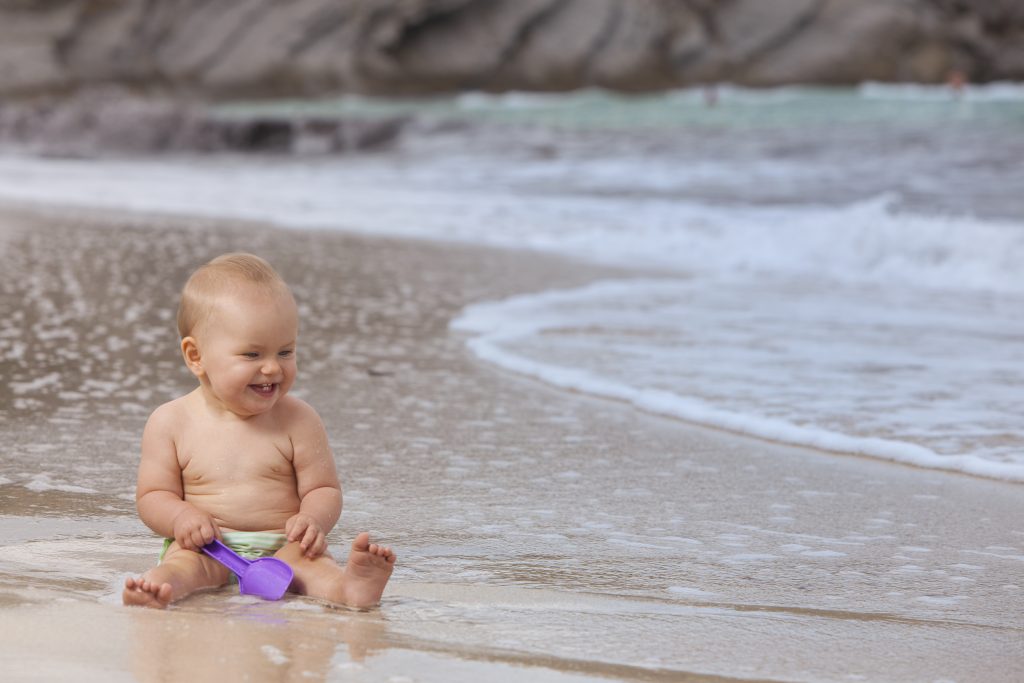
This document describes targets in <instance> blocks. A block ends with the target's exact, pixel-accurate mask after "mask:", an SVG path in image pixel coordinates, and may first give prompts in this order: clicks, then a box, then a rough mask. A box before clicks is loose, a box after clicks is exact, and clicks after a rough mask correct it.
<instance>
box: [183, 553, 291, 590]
mask: <svg viewBox="0 0 1024 683" xmlns="http://www.w3.org/2000/svg"><path fill="white" fill-rule="evenodd" d="M203 552H204V553H206V554H207V555H209V556H210V557H212V558H213V559H215V560H217V561H218V562H220V563H221V564H222V565H224V566H225V567H227V568H228V569H230V570H231V571H233V572H234V573H235V574H236V575H237V576H238V592H239V593H242V594H243V595H256V596H259V597H261V598H263V599H264V600H280V599H281V598H282V597H283V596H284V594H285V592H286V591H287V590H288V586H290V585H291V583H292V577H293V576H294V574H293V572H292V568H291V567H289V566H288V563H286V562H284V561H283V560H279V559H277V558H276V557H261V558H259V559H256V560H247V559H245V558H244V557H242V556H241V555H239V554H238V553H236V552H235V551H234V550H232V549H231V548H229V547H227V546H226V545H224V544H223V543H221V542H220V541H218V540H217V539H213V541H212V542H210V543H207V544H206V545H204V546H203Z"/></svg>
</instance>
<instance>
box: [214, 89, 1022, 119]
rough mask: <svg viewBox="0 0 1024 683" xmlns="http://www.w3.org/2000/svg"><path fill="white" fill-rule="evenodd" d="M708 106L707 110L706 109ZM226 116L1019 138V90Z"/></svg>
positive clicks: (521, 100)
mask: <svg viewBox="0 0 1024 683" xmlns="http://www.w3.org/2000/svg"><path fill="white" fill-rule="evenodd" d="M709 97H713V98H714V102H713V103H711V102H709ZM218 111H219V113H221V114H222V115H225V116H247V115H252V114H265V115H281V116H326V117H331V116H359V117H369V118H374V117H393V116H408V115H415V116H416V117H417V118H419V119H422V120H435V121H437V120H466V121H487V122H491V123H506V124H534V125H542V126H551V127H556V128H569V129H592V130H629V129H666V128H669V129H670V128H676V127H689V126H698V127H701V126H710V127H720V128H740V129H745V128H761V127H793V126H828V125H858V124H879V123H902V124H910V125H928V124H951V123H952V124H957V123H970V124H973V125H978V124H987V125H991V124H997V125H998V124H1003V125H1007V126H1010V127H1015V128H1016V127H1019V128H1020V129H1024V86H1017V85H1008V84H1004V85H991V86H979V87H974V88H968V89H967V90H966V91H964V92H962V93H960V94H957V93H954V92H952V91H950V90H949V89H947V88H943V87H935V86H932V87H927V86H887V85H865V86H862V87H860V88H807V87H793V88H778V89H772V90H748V89H742V88H735V87H721V88H716V89H715V90H714V91H708V90H699V89H693V90H680V91H674V92H669V93H659V94H651V95H617V94H614V93H608V92H604V91H598V90H587V91H579V92H575V93H568V94H561V93H560V94H532V93H531V94H527V93H512V94H506V95H481V94H466V95H457V96H443V97H435V98H418V99H387V98H368V97H359V96H345V97H340V98H335V99H323V100H277V101H267V102H234V103H230V104H225V105H222V106H221V107H219V108H218Z"/></svg>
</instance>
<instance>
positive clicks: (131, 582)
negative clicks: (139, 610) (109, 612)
mask: <svg viewBox="0 0 1024 683" xmlns="http://www.w3.org/2000/svg"><path fill="white" fill-rule="evenodd" d="M228 576H229V572H228V570H227V569H225V568H224V567H223V566H221V565H220V564H218V563H217V562H215V561H214V560H211V559H210V558H208V557H206V556H204V555H202V554H200V553H197V552H195V551H193V550H185V549H183V548H181V547H179V546H178V544H177V543H172V544H171V546H170V547H169V548H168V549H167V553H166V554H165V555H164V559H163V561H162V562H161V563H160V564H159V565H157V566H156V567H153V568H152V569H150V570H149V571H148V572H146V573H145V574H143V575H142V576H140V577H139V578H133V577H128V579H126V580H125V582H124V592H123V593H122V594H121V599H122V600H123V601H124V604H126V605H140V606H142V607H167V605H169V604H171V603H172V602H174V601H176V600H181V599H182V598H183V597H185V596H186V595H188V594H189V593H193V592H195V591H197V590H200V589H202V588H216V587H217V586H223V585H224V584H225V583H227V581H228Z"/></svg>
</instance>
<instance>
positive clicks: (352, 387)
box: [0, 208, 1024, 681]
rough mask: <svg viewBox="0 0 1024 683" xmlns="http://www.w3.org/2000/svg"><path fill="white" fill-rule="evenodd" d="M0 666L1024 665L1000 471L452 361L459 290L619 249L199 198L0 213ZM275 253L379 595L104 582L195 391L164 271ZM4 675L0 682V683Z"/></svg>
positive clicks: (889, 676) (283, 674) (1019, 490)
mask: <svg viewBox="0 0 1024 683" xmlns="http://www.w3.org/2000/svg"><path fill="white" fill-rule="evenodd" d="M0 248H2V250H3V252H2V253H3V256H2V263H3V270H2V272H0V302H2V306H3V310H4V312H5V315H4V316H3V318H2V320H0V351H2V353H0V370H2V375H3V376H4V378H5V382H6V383H7V384H8V387H9V389H10V390H9V391H7V392H4V394H3V396H2V398H0V416H2V418H3V420H2V425H3V426H2V427H0V432H2V436H3V443H4V444H5V445H4V446H3V448H2V450H0V545H2V546H3V548H4V550H3V553H2V555H0V643H2V645H0V654H2V656H3V659H4V662H5V666H6V671H8V672H10V673H9V674H7V673H5V680H7V679H9V680H33V679H36V680H55V679H62V678H65V677H71V676H72V675H74V676H75V678H76V679H77V680H86V681H89V680H104V681H107V680H178V679H180V678H184V677H188V678H190V679H194V680H197V681H203V680H223V679H224V678H225V677H226V676H227V677H230V678H233V679H242V678H243V676H248V677H249V680H306V679H308V678H313V679H314V680H316V679H318V678H328V679H338V678H342V677H344V678H345V679H346V680H347V679H349V678H352V679H353V680H364V679H365V680H387V679H392V680H417V681H431V680H438V681H440V680H445V681H449V680H467V681H468V680H481V679H483V680H540V681H544V680H552V681H561V680H592V679H606V678H612V679H623V680H666V681H667V680H671V681H685V680H720V679H772V680H801V681H803V680H807V681H823V680H830V681H831V680H835V681H846V680H892V681H918V680H921V681H933V680H942V679H949V680H957V681H1015V680H1020V679H1021V678H1024V655H1022V654H1021V649H1020V643H1021V642H1022V640H1024V616H1022V615H1024V580H1022V578H1021V577H1022V570H1024V487H1022V486H1018V485H1012V484H1007V483H1003V482H997V481H989V480H984V479H977V478H972V477H967V476H960V475H954V474H947V473H941V472H928V471H923V470H918V469H914V468H909V467H903V466H898V465H893V464H889V463H883V462H876V461H872V460H868V459H863V458H856V457H848V456H841V455H836V454H826V453H820V452H815V451H813V450H809V449H798V448H791V447H785V446H781V445H778V444H773V443H769V442H764V441H759V440H755V439H748V438H745V437H742V436H737V435H733V434H729V433H725V432H721V431H715V430H710V429H703V428H700V427H696V426H692V425H687V424H683V423H679V422H675V421H672V420H667V419H662V418H658V417H654V416H649V415H644V414H642V413H639V412H637V411H634V410H632V409H630V408H629V407H627V406H625V405H619V404H616V403H614V402H607V401H599V400H595V399H591V398H588V397H586V396H581V395H576V394H571V393H565V392H559V391H555V390H553V389H550V388H548V387H546V386H544V385H541V384H539V383H536V382H532V381H528V380H525V379H522V378H518V377H515V376H511V375H508V374H506V373H502V372H499V371H496V370H494V369H493V368H491V367H488V366H486V365H483V364H481V363H479V362H478V361H476V360H475V359H474V358H473V357H472V356H471V355H470V354H469V353H468V352H467V351H466V349H465V348H464V343H463V339H462V338H460V336H459V335H457V334H453V333H451V332H450V331H449V330H448V327H447V326H448V321H449V320H450V319H451V318H452V317H453V316H455V315H456V314H457V313H458V312H459V310H460V309H461V308H462V307H463V306H465V305H466V304H468V303H471V302H475V301H481V300H488V299H493V298H499V297H504V296H509V295H512V294H517V293H523V292H528V291H539V290H542V289H548V288H553V287H571V286H578V285H581V284H584V283H586V282H590V281H592V280H595V279H598V278H602V277H608V276H612V275H614V276H622V275H623V274H624V273H622V272H621V271H610V270H608V269H601V268H596V267H589V266H584V265H579V264H571V263H567V262H565V261H562V260H559V259H555V258H551V257H545V256H538V255H536V254H531V253H525V252H523V253H516V252H502V251H494V250H486V249H479V248H472V247H466V246H453V245H440V244H434V243H427V242H415V241H408V240H404V241H403V240H385V239H367V238H356V237H350V236H343V235H338V234H333V233H316V232H303V231H283V230H276V229H274V228H272V227H270V226H259V225H242V224H238V223H234V224H229V223H216V222H213V221H210V220H207V219H203V220H189V219H182V218H178V219H176V218H170V217H162V218H156V217H139V216H135V217H132V216H118V215H113V214H106V215H104V214H101V213H88V212H81V211H76V212H74V213H70V212H67V211H59V210H54V211H51V212H42V211H39V210H31V211H29V210H27V209H13V208H11V209H7V210H4V211H3V212H2V213H0ZM233 249H246V250H250V251H255V252H256V253H259V254H261V255H263V256H266V257H267V258H269V259H270V260H271V261H272V262H273V263H274V264H275V265H276V266H277V267H278V268H279V269H280V270H281V271H282V273H283V275H284V276H285V277H286V279H288V280H289V281H290V282H291V283H292V285H293V288H294V289H295V293H296V296H297V298H298V300H299V301H300V306H301V314H302V316H303V327H302V333H301V334H302V336H301V356H300V359H301V360H300V378H299V381H298V382H297V385H296V386H297V393H299V394H300V395H301V396H303V397H304V398H306V399H307V400H309V401H310V402H311V403H312V404H313V405H314V406H316V407H317V409H318V410H319V411H320V413H321V415H322V416H323V418H324V421H325V423H326V425H327V428H328V433H329V435H330V438H331V443H332V446H333V448H334V451H335V454H336V457H337V459H338V463H339V469H340V471H341V474H342V477H343V481H344V485H345V493H346V502H345V512H344V513H343V516H342V522H341V524H340V525H339V528H338V529H336V530H335V532H334V533H333V534H332V536H331V540H332V545H333V547H334V549H335V551H336V552H343V548H344V547H345V546H346V545H347V542H348V540H349V539H351V537H352V536H353V535H354V533H355V532H357V531H359V530H362V529H369V530H370V531H371V532H373V533H374V534H375V535H376V536H377V537H379V538H381V539H383V541H384V542H386V543H388V544H390V545H392V546H394V547H395V548H396V550H397V551H398V552H399V556H400V559H399V567H398V569H397V570H396V573H395V575H394V578H393V579H392V583H391V585H390V586H389V588H388V590H387V592H386V593H385V597H384V600H383V604H382V606H381V609H380V610H377V611H372V612H367V613H358V612H350V611H346V610H336V609H327V608H324V607H323V606H321V605H318V604H316V603H313V602H310V601H306V600H300V599H294V598H293V599H289V600H286V601H284V602H282V603H260V602H258V601H254V600H249V599H243V598H240V597H238V596H237V595H233V594H232V593H231V592H230V591H227V590H225V591H218V592H215V593H210V594H204V595H199V596H196V597H194V598H190V599H189V600H187V601H185V602H183V603H181V604H179V605H176V606H175V607H174V608H173V609H171V610H169V611H168V612H165V613H154V612H150V611H146V610H141V609H138V608H136V609H130V608H125V607H122V606H121V605H120V604H119V603H120V598H119V595H120V590H119V586H120V584H121V582H122V581H123V578H124V576H125V575H126V574H128V573H138V572H141V571H144V570H145V569H146V568H147V567H148V566H150V565H151V563H152V562H153V560H154V558H155V555H156V552H157V549H158V547H159V542H158V541H157V540H156V539H154V538H153V536H152V534H150V533H149V532H148V530H146V529H145V528H144V527H143V526H142V524H141V523H140V522H138V520H137V519H136V518H135V515H134V509H133V504H132V499H131V497H132V491H133V485H134V467H135V463H136V461H137V448H138V437H139V434H140V433H141V428H142V424H143V423H144V421H145V418H146V416H147V414H148V412H149V410H151V409H152V408H153V407H155V406H156V405H157V404H159V403H160V402H162V401H164V400H167V399H168V398H171V397H173V396H176V395H178V394H180V393H182V392H184V391H187V390H188V389H189V388H190V386H191V384H190V379H189V376H188V375H187V373H186V372H185V370H184V369H183V368H182V367H181V363H180V361H179V360H178V358H177V353H176V340H175V336H174V332H173V322H172V316H173V308H174V305H175V301H174V300H175V295H176V292H177V290H178V288H179V286H180V284H181V282H183V280H184V278H185V277H186V276H187V273H188V272H189V271H190V270H191V269H192V268H193V267H194V266H195V265H197V264H198V263H200V262H202V261H204V260H206V259H208V258H209V257H211V256H213V255H216V254H218V253H222V252H224V251H228V250H233ZM8 676H9V678H8Z"/></svg>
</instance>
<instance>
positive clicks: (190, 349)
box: [181, 337, 205, 377]
mask: <svg viewBox="0 0 1024 683" xmlns="http://www.w3.org/2000/svg"><path fill="white" fill-rule="evenodd" d="M181 356H182V358H184V359H185V365H187V366H188V369H189V371H190V372H191V373H192V374H193V375H195V376H196V377H202V376H203V375H204V374H205V372H204V370H203V364H202V358H201V357H200V354H199V345H198V344H196V340H195V337H185V338H184V339H182V340H181Z"/></svg>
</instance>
